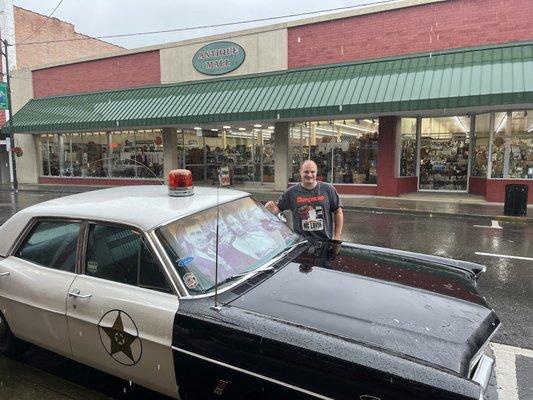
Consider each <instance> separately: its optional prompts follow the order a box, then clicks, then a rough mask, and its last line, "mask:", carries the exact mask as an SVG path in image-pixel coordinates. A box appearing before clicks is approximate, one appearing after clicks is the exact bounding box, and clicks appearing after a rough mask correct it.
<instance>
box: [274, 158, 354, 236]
mask: <svg viewBox="0 0 533 400" xmlns="http://www.w3.org/2000/svg"><path fill="white" fill-rule="evenodd" d="M316 174H317V165H316V163H315V162H314V161H312V160H306V161H304V162H303V163H302V165H301V167H300V177H301V179H302V181H301V183H298V184H297V185H294V186H291V187H290V188H289V189H287V190H286V191H285V192H283V194H282V195H281V196H280V198H279V199H278V201H277V202H274V201H269V202H267V203H266V204H265V207H266V208H267V209H268V210H269V211H270V212H272V213H274V214H277V213H279V212H281V211H285V210H291V211H292V214H293V221H294V224H293V225H294V230H295V231H296V232H298V233H299V234H301V235H303V236H305V237H307V238H308V239H320V240H325V239H326V240H327V239H333V240H341V235H342V225H343V222H344V216H343V213H342V204H341V201H340V198H339V194H338V193H337V190H335V188H334V187H333V186H332V185H330V184H329V183H325V182H318V181H317V180H316ZM333 223H334V224H333ZM333 225H334V226H333Z"/></svg>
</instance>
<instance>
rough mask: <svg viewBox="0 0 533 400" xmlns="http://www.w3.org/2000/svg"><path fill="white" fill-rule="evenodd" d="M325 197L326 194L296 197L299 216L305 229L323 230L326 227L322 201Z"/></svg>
mask: <svg viewBox="0 0 533 400" xmlns="http://www.w3.org/2000/svg"><path fill="white" fill-rule="evenodd" d="M325 198H326V197H325V196H324V195H319V196H312V197H305V196H298V197H296V204H298V217H299V219H300V220H301V221H302V229H303V230H304V231H307V232H309V231H322V230H323V229H324V219H323V217H324V209H323V207H322V204H320V202H323V201H324V200H325Z"/></svg>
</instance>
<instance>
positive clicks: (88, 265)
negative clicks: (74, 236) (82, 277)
mask: <svg viewBox="0 0 533 400" xmlns="http://www.w3.org/2000/svg"><path fill="white" fill-rule="evenodd" d="M85 274H86V275H88V276H94V277H97V278H102V279H107V280H110V281H114V282H119V283H125V284H128V285H134V286H140V287H145V288H149V289H154V290H159V291H163V292H171V289H170V287H169V285H168V283H167V281H166V279H165V277H164V276H163V273H162V272H161V270H160V269H159V265H158V264H157V263H156V262H155V260H154V258H153V256H152V253H151V252H150V250H149V249H148V247H147V246H146V244H145V243H144V241H143V240H142V236H141V234H140V233H139V232H137V231H135V230H133V229H128V228H121V227H114V226H106V225H97V224H91V225H90V227H89V241H88V243H87V253H86V261H85Z"/></svg>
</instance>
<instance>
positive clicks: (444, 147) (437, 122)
mask: <svg viewBox="0 0 533 400" xmlns="http://www.w3.org/2000/svg"><path fill="white" fill-rule="evenodd" d="M469 130H470V117H468V116H456V117H443V118H423V119H422V129H421V138H420V174H419V181H418V186H419V190H430V191H459V192H466V191H467V190H468V157H469V146H470V131H469Z"/></svg>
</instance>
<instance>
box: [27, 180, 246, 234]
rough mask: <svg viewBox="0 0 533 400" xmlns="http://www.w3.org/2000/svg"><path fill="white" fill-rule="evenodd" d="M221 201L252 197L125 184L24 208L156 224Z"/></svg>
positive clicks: (231, 192)
mask: <svg viewBox="0 0 533 400" xmlns="http://www.w3.org/2000/svg"><path fill="white" fill-rule="evenodd" d="M217 190H218V202H219V204H222V203H227V202H229V201H232V200H236V199H239V198H243V197H246V196H249V195H250V194H249V193H246V192H241V191H237V190H231V189H225V188H224V189H216V188H207V187H195V193H194V195H192V196H186V197H172V196H169V195H168V187H167V186H163V185H160V186H155V185H144V186H121V187H114V188H110V189H102V190H94V191H90V192H85V193H79V194H75V195H71V196H66V197H60V198H57V199H53V200H49V201H45V202H43V203H40V204H36V205H34V206H31V207H28V208H26V209H24V210H22V211H21V212H22V213H26V214H30V217H40V216H43V217H55V216H57V217H69V218H81V219H95V220H103V221H110V222H115V223H121V224H127V225H133V226H136V227H138V228H140V229H142V230H144V231H148V230H150V229H152V228H154V227H156V226H159V225H161V224H164V223H167V222H169V221H172V220H176V219H179V218H181V217H184V216H186V215H190V214H194V213H196V212H199V211H203V210H206V209H209V208H211V207H215V206H216V205H217Z"/></svg>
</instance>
